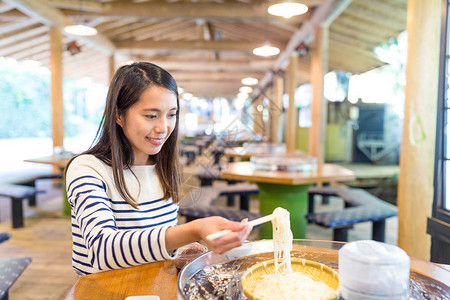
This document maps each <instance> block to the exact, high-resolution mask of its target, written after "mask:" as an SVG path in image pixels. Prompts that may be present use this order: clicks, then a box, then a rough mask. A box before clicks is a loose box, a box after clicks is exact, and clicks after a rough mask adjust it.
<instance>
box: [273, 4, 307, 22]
mask: <svg viewBox="0 0 450 300" xmlns="http://www.w3.org/2000/svg"><path fill="white" fill-rule="evenodd" d="M267 11H268V12H269V14H271V15H274V16H279V17H283V18H290V17H292V16H298V15H301V14H304V13H305V12H307V11H308V6H306V5H305V4H302V3H297V2H283V3H277V4H274V5H271V6H269V8H268V9H267Z"/></svg>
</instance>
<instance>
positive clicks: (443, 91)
mask: <svg viewBox="0 0 450 300" xmlns="http://www.w3.org/2000/svg"><path fill="white" fill-rule="evenodd" d="M281 3H284V4H290V5H292V6H289V7H288V8H287V9H284V10H276V8H279V6H278V7H277V5H278V4H281ZM449 8H450V2H449V1H447V0H428V1H421V0H409V1H408V0H377V1H373V0H292V1H291V0H289V1H281V0H280V1H278V0H201V1H198V0H190V1H189V0H0V96H1V100H0V109H1V112H0V113H1V115H2V117H1V118H0V123H1V125H2V126H0V127H1V129H0V149H1V150H0V151H1V153H2V155H1V156H0V299H127V297H129V300H132V299H135V300H139V299H141V300H145V299H147V300H148V299H247V298H248V299H252V297H253V294H252V293H253V292H254V291H253V290H252V291H250V292H249V291H248V290H247V287H246V286H245V285H246V284H249V283H248V282H249V281H251V280H254V279H252V278H251V277H250V276H252V273H251V272H250V273H249V271H252V270H253V272H254V268H253V267H254V266H256V265H257V263H259V262H264V261H265V260H268V259H273V255H274V251H276V250H274V247H275V246H274V245H272V241H271V240H272V239H275V231H274V228H275V226H276V225H275V224H276V222H275V221H274V219H273V218H272V219H267V218H266V219H263V220H264V221H265V223H261V222H262V221H261V222H259V223H256V222H258V221H255V223H253V224H256V225H255V226H254V228H253V230H252V232H251V233H250V235H249V236H248V238H247V242H246V243H244V245H243V246H242V247H238V248H235V249H233V250H230V251H229V252H227V253H225V254H217V253H214V252H212V251H208V250H209V249H208V248H206V249H205V252H204V253H196V254H195V255H194V256H192V257H189V258H188V259H185V260H182V259H181V256H180V259H178V260H177V259H175V261H173V260H164V261H158V262H152V263H148V264H140V265H138V266H133V267H127V268H118V269H117V270H111V271H105V272H99V273H94V274H89V275H83V276H79V275H77V273H76V272H74V269H73V268H72V255H73V253H72V244H73V241H72V229H71V226H72V225H71V222H72V221H71V219H73V218H74V216H73V212H72V218H71V204H70V203H69V201H68V198H67V193H66V186H65V181H64V171H65V167H66V166H67V163H68V162H69V160H70V159H72V158H73V157H74V156H75V155H77V154H80V153H82V152H83V151H85V150H87V149H88V148H89V147H91V146H92V142H93V140H94V138H95V137H96V134H97V129H98V126H99V124H100V121H101V118H102V114H103V110H104V109H105V100H106V95H107V92H108V86H109V84H110V81H111V78H112V77H113V75H114V73H115V71H116V70H117V69H118V68H119V67H121V66H123V65H127V64H131V63H133V62H139V61H147V62H151V63H153V64H156V65H158V66H160V67H162V68H164V69H165V70H167V71H168V72H169V73H170V74H171V75H172V76H173V77H174V79H175V80H176V82H177V85H178V99H179V105H180V106H179V108H178V110H179V135H178V137H179V138H178V142H177V147H178V156H179V161H180V165H181V169H180V172H181V174H180V178H181V191H180V195H179V196H180V202H179V203H178V204H177V205H178V216H177V220H178V224H184V223H187V222H190V221H193V220H196V219H199V218H204V217H210V216H221V217H224V218H227V219H229V220H232V221H238V222H239V221H241V220H242V219H245V218H247V219H248V220H250V221H253V220H256V219H258V220H259V218H261V217H267V216H272V215H273V214H274V213H275V210H276V209H277V208H278V207H282V208H284V209H285V210H287V211H288V212H289V215H290V218H289V220H290V230H291V232H292V237H293V248H292V250H291V254H290V255H291V257H292V259H293V261H292V263H293V268H294V265H296V264H301V261H302V259H303V265H305V263H304V260H305V259H306V260H308V261H311V262H312V263H313V264H312V265H311V268H316V267H317V265H320V266H321V267H320V268H322V269H320V270H321V272H322V273H323V272H325V271H324V268H326V269H327V270H328V269H329V271H327V272H329V274H331V275H332V277H333V278H335V277H337V276H336V275H338V274H339V280H338V282H337V283H336V285H335V286H332V284H334V283H332V284H331V283H330V284H331V285H330V284H328V283H327V281H326V280H325V279H324V280H322V279H317V280H319V281H320V280H322V281H323V282H324V283H326V284H328V286H331V287H332V288H333V289H334V291H335V292H336V295H337V297H338V296H339V295H340V296H341V297H343V298H345V299H450V196H449V197H447V195H450V194H448V193H447V189H446V184H447V182H449V181H448V180H449V179H450V173H448V172H447V162H448V158H447V156H448V151H447V145H448V143H449V142H448V139H447V133H448V130H447V126H448V125H447V123H448V121H447V119H448V116H449V114H448V107H449V100H448V88H449V79H448V74H449V73H450V71H449V69H448V68H449V66H448V65H449V64H448V62H449V57H450V54H449V53H450V50H449V49H448V48H449V45H450V44H449V43H448V41H449V40H450V38H449V37H450V34H449V32H448V28H449V24H450V23H449V20H448V10H449ZM447 174H449V176H447ZM448 199H449V200H448ZM270 220H272V222H268V221H270ZM271 223H272V224H271ZM273 226H274V227H273ZM199 242H200V244H202V245H207V243H205V242H204V241H199ZM358 243H367V244H365V245H370V246H367V247H373V248H371V249H372V250H373V252H374V253H375V252H376V251H377V250H374V249H376V248H377V247H386V248H383V249H389V255H391V254H392V253H393V252H394V251H400V252H398V253H401V255H404V256H401V259H400V258H399V257H400V256H398V257H396V259H395V260H389V259H388V258H386V257H387V256H386V257H385V259H384V260H383V261H380V260H378V263H379V264H380V265H383V266H388V267H390V266H391V265H392V267H393V269H395V270H400V267H403V265H402V266H400V263H401V262H403V260H402V259H403V258H404V259H405V261H407V264H406V267H405V268H406V271H407V274H406V289H405V291H406V294H407V296H406V298H404V297H403V296H398V295H396V296H395V297H394V296H392V295H393V294H386V295H383V294H379V295H378V296H379V298H370V297H369V296H368V295H372V296H373V295H377V292H378V291H381V292H382V293H387V292H386V290H389V289H390V287H394V288H393V290H394V289H395V287H398V286H400V285H396V284H394V283H393V282H394V281H392V280H393V279H392V280H391V281H390V284H387V283H386V282H384V283H379V282H377V280H378V278H384V277H385V276H386V274H388V273H389V272H390V271H388V270H387V269H383V270H381V272H382V273H380V274H381V275H380V274H379V275H380V276H378V275H377V276H375V279H371V280H372V284H373V285H374V286H375V285H377V288H376V290H370V289H369V288H368V286H369V285H370V283H369V281H370V280H369V279H368V281H364V284H363V285H362V286H364V288H365V290H364V288H363V289H362V290H361V291H359V292H361V293H362V294H365V293H367V295H366V294H365V295H366V296H367V298H365V297H362V296H361V298H353V297H356V296H355V295H356V294H355V295H353V296H351V294H349V292H348V290H351V291H352V292H355V291H354V290H352V289H351V288H349V287H348V284H349V282H350V281H349V276H350V275H348V274H351V273H352V272H353V271H354V270H355V272H357V271H358V270H359V269H358V268H359V265H358V264H359V262H357V258H356V256H357V255H353V257H352V256H350V258H349V260H351V261H352V262H351V269H352V272H346V269H345V265H344V263H345V262H346V259H345V257H344V255H345V253H346V252H345V251H347V252H348V251H349V249H350V248H349V247H347V246H351V245H358ZM360 245H361V244H360ZM366 249H368V248H366ZM150 251H151V250H150ZM383 251H385V250H383ZM386 251H388V250H386ZM383 253H384V252H383ZM396 253H397V252H396ZM152 255H153V254H152ZM199 255H200V256H199ZM361 255H362V254H361ZM371 255H372V254H371ZM361 257H362V256H361ZM353 258H354V259H355V260H352V259H353ZM390 258H392V257H390ZM370 259H373V260H371V261H372V264H370V263H369V265H371V267H372V270H373V269H375V265H377V259H376V257H375V258H374V256H371V258H370ZM370 259H368V258H367V257H365V258H364V260H363V263H364V262H367V261H369V260H370ZM298 261H300V263H299V262H298ZM389 263H391V265H389ZM264 267H267V266H266V264H265V262H264ZM366 267H367V265H366ZM388 267H386V268H388ZM202 270H203V271H202ZM202 272H203V273H202ZM209 272H210V273H209ZM302 272H303V271H302ZM362 272H363V273H364V274H365V275H364V276H362V277H363V278H364V277H365V276H366V277H367V278H369V277H370V276H369V275H367V274H369V271H368V270H366V269H364V270H363V271H362ZM395 272H397V271H395ZM202 274H203V275H202ZM204 274H209V275H208V276H206V277H205V275H204ZM230 274H231V275H230ZM329 274H328V275H329ZM331 275H330V276H331ZM202 276H204V277H205V278H213V279H214V280H213V279H207V280H206V279H205V278H203V277H202ZM211 276H212V277H211ZM344 276H346V277H344ZM394 277H395V276H394ZM395 278H396V279H395V280H397V279H398V278H399V277H395ZM205 280H206V281H205ZM353 280H354V282H356V281H357V279H356V276H355V277H354V278H353ZM163 283H164V284H163ZM384 285H386V286H388V285H389V288H387V287H386V286H384ZM200 286H201V287H205V289H203V288H202V289H200V288H199V287H200ZM352 288H353V289H357V288H356V287H355V286H353V287H352ZM208 289H209V290H208ZM339 293H341V294H339ZM355 293H356V292H355ZM392 293H394V292H392ZM358 295H359V294H358ZM132 296H141V297H140V298H139V297H137V298H132ZM151 296H153V298H152V297H151ZM158 297H159V298H158ZM208 297H210V298H208ZM227 297H228V298H227ZM402 297H403V298H402ZM408 297H409V298H408ZM335 298H336V297H335ZM254 299H262V298H254ZM305 299H317V298H305Z"/></svg>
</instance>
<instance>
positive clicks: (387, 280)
mask: <svg viewBox="0 0 450 300" xmlns="http://www.w3.org/2000/svg"><path fill="white" fill-rule="evenodd" d="M409 263H410V260H409V256H408V255H407V254H406V252H405V251H403V250H402V249H400V248H399V247H397V246H393V245H388V244H385V243H381V242H376V241H356V242H351V243H348V244H346V245H345V246H344V247H342V248H341V249H340V250H339V281H340V284H341V295H342V297H343V298H344V299H346V300H366V299H370V300H375V299H390V300H404V299H405V300H406V299H408V297H409Z"/></svg>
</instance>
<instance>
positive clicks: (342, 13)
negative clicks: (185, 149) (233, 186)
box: [0, 0, 407, 98]
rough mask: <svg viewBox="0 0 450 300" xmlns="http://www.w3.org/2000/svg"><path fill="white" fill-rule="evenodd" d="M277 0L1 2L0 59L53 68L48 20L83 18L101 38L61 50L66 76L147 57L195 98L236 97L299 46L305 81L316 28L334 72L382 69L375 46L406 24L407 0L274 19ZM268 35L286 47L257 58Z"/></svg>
mask: <svg viewBox="0 0 450 300" xmlns="http://www.w3.org/2000/svg"><path fill="white" fill-rule="evenodd" d="M270 1H271V0H267V1H260V0H166V1H163V0H91V1H89V0H84V1H81V2H80V1H79V0H3V1H0V56H8V57H13V58H15V59H17V60H30V59H31V60H36V61H39V62H40V63H42V64H43V65H45V66H49V65H50V36H49V28H50V26H54V25H59V26H63V25H64V24H70V23H79V22H81V21H84V22H86V23H87V24H90V25H92V26H95V27H96V29H97V30H98V32H99V34H98V35H97V36H94V37H91V38H74V37H70V36H65V37H64V40H63V44H64V45H67V44H68V43H69V42H71V41H73V40H75V39H76V41H77V43H78V44H79V45H81V52H80V53H78V54H76V55H71V54H70V53H69V52H68V51H64V54H63V56H64V60H63V62H64V66H63V70H64V73H65V75H66V76H72V77H86V76H87V77H91V78H92V79H93V80H94V81H97V82H99V83H102V84H105V85H107V84H108V82H109V66H108V64H109V56H110V55H114V56H115V63H116V66H118V65H120V64H122V63H124V62H126V61H129V60H131V59H132V60H146V61H150V62H153V63H155V64H157V65H160V66H161V67H163V68H165V69H167V70H168V71H169V72H171V74H172V75H173V76H174V77H175V79H176V80H177V83H178V85H179V86H181V87H183V88H184V89H185V90H186V91H188V92H190V93H193V94H194V95H195V96H199V97H206V98H213V97H218V96H223V97H234V96H236V94H237V93H238V90H239V87H240V86H242V85H241V82H240V81H241V79H242V78H244V77H248V76H250V77H256V78H258V79H259V80H260V82H261V84H263V85H264V84H266V83H268V82H269V81H270V80H271V75H270V74H272V73H273V71H279V70H281V69H283V68H284V67H285V65H286V61H287V58H288V57H289V54H290V53H291V52H292V51H293V50H294V49H295V48H297V46H298V45H299V43H300V42H304V43H306V44H307V45H308V47H309V49H310V51H309V52H308V54H307V55H305V56H302V57H301V58H300V60H299V70H298V71H299V72H298V74H299V82H300V83H302V82H308V81H309V74H310V57H311V55H310V53H311V50H313V49H312V48H313V43H312V40H313V38H314V35H313V32H314V25H321V24H327V23H328V24H331V25H330V31H329V69H330V70H345V71H348V72H352V73H358V72H364V71H367V70H370V69H372V68H375V67H378V66H381V65H382V64H383V63H382V62H381V61H379V60H378V59H377V58H376V57H375V55H374V53H373V51H372V49H373V48H374V47H375V46H377V45H378V44H380V43H383V42H386V41H388V40H389V38H391V37H396V36H397V35H398V34H399V33H400V32H402V31H403V30H405V29H406V2H407V0H376V1H374V0H353V1H351V0H302V2H303V3H305V4H307V5H308V6H309V10H308V12H307V13H306V14H304V15H301V16H296V17H292V18H291V19H283V18H280V17H275V16H270V15H268V13H267V6H268V4H269V3H270ZM266 41H269V42H270V43H271V44H273V45H276V46H278V47H279V48H280V49H281V51H282V53H281V54H280V55H278V56H275V57H272V58H261V57H257V56H255V55H253V54H252V50H253V48H255V47H257V46H260V45H262V44H264V42H266Z"/></svg>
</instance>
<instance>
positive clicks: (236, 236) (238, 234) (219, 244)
mask: <svg viewBox="0 0 450 300" xmlns="http://www.w3.org/2000/svg"><path fill="white" fill-rule="evenodd" d="M238 228H239V229H240V230H239V231H232V232H230V233H228V234H226V235H225V236H223V237H221V238H219V239H217V240H214V241H213V243H211V249H212V250H213V251H214V252H216V253H219V254H222V253H224V252H227V251H228V250H231V249H233V248H236V247H239V246H242V244H243V243H244V241H245V240H246V238H247V237H248V235H249V234H250V232H251V230H252V226H250V225H248V224H247V222H246V221H243V222H241V223H239V227H238Z"/></svg>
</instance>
